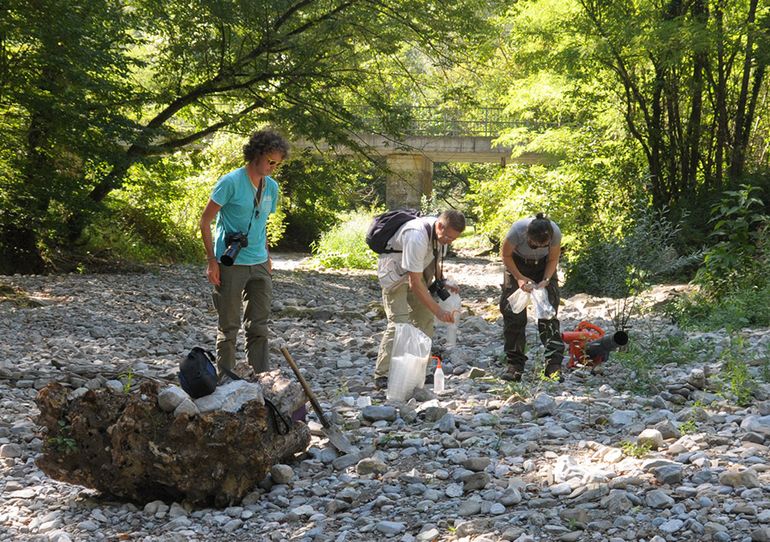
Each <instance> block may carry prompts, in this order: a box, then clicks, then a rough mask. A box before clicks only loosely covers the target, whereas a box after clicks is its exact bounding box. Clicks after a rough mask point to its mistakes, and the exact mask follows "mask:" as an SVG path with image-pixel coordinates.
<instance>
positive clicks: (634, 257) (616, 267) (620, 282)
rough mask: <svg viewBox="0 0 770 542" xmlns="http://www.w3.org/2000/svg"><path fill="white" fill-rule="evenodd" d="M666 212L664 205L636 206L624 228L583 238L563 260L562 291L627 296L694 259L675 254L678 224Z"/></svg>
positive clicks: (694, 257)
mask: <svg viewBox="0 0 770 542" xmlns="http://www.w3.org/2000/svg"><path fill="white" fill-rule="evenodd" d="M668 214H669V213H668V209H665V208H664V209H660V210H656V209H653V208H650V207H643V208H639V209H638V210H637V211H636V212H635V213H634V215H633V221H632V223H631V224H630V226H629V227H628V228H627V229H626V231H624V232H620V233H619V234H618V235H615V236H606V235H604V234H598V235H595V236H593V237H587V238H586V239H585V246H584V247H583V248H582V250H581V251H580V252H579V253H577V254H574V255H573V257H572V258H571V259H570V260H569V261H568V262H567V265H566V268H567V282H566V284H565V290H566V291H567V292H586V293H589V294H592V295H602V296H609V297H614V298H622V297H627V296H631V295H634V294H638V293H639V292H640V291H642V290H644V289H645V288H646V287H648V286H649V284H650V282H651V281H652V280H653V279H655V278H660V277H661V276H665V275H668V274H671V273H674V272H675V271H676V270H678V269H680V268H681V267H683V266H685V265H688V264H689V263H690V262H691V261H692V260H693V259H696V258H698V254H691V255H688V256H680V255H679V254H678V253H677V251H676V249H675V248H674V241H675V239H676V237H677V234H678V233H679V227H678V226H677V225H675V224H673V223H672V222H671V221H670V220H669V218H668Z"/></svg>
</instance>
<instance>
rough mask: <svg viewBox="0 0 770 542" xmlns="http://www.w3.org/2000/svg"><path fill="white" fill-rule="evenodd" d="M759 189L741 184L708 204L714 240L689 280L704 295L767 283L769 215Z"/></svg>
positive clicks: (714, 296)
mask: <svg viewBox="0 0 770 542" xmlns="http://www.w3.org/2000/svg"><path fill="white" fill-rule="evenodd" d="M759 191H760V189H759V188H758V187H756V186H750V185H745V184H744V185H741V187H740V189H739V190H728V191H726V192H725V193H724V197H723V198H722V200H721V201H720V202H719V203H718V204H716V205H714V206H713V207H712V210H711V216H712V217H711V222H712V223H713V225H714V229H713V231H712V232H711V234H710V235H709V238H710V239H711V240H712V241H715V243H714V244H713V245H712V246H711V247H710V248H709V249H708V250H707V251H706V253H705V255H704V257H703V265H702V266H701V268H700V269H698V272H697V273H696V275H695V278H694V279H693V282H695V283H696V284H698V285H700V286H701V288H702V290H703V292H704V294H705V295H706V296H708V297H711V298H713V299H720V298H722V297H725V296H727V295H729V294H732V293H734V292H737V291H739V290H744V289H746V288H747V287H750V286H762V285H763V284H764V283H767V278H766V274H767V273H766V272H767V268H768V264H770V254H769V253H770V250H768V249H769V248H770V245H769V242H768V240H767V233H768V226H770V217H768V215H766V214H765V213H764V204H763V202H762V200H761V199H760V198H759V197H758V195H757V193H758V192H759Z"/></svg>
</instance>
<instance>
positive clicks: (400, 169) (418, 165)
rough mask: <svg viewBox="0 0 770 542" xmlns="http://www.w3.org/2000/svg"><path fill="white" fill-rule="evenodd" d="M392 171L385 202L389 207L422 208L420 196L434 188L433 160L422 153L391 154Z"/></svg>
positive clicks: (428, 193)
mask: <svg viewBox="0 0 770 542" xmlns="http://www.w3.org/2000/svg"><path fill="white" fill-rule="evenodd" d="M386 163H387V166H388V169H389V170H390V173H389V175H388V179H387V182H386V184H385V202H386V204H387V206H388V208H389V209H395V208H397V207H413V208H415V209H419V208H420V198H421V197H422V196H423V195H425V196H428V197H430V193H431V191H432V190H433V161H431V160H430V159H429V158H427V157H426V156H425V155H422V154H389V155H388V156H387V158H386Z"/></svg>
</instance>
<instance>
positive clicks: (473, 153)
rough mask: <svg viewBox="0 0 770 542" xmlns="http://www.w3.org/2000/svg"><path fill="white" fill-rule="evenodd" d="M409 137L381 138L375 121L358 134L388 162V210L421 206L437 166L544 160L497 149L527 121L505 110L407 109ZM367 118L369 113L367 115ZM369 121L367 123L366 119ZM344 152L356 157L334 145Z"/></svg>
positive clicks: (365, 145) (324, 147)
mask: <svg viewBox="0 0 770 542" xmlns="http://www.w3.org/2000/svg"><path fill="white" fill-rule="evenodd" d="M407 114H408V121H407V122H408V124H407V128H406V129H405V130H404V131H405V132H406V133H409V135H408V136H406V137H404V138H401V139H399V140H394V139H392V138H388V137H387V136H384V135H381V134H382V133H383V131H382V130H381V129H380V127H378V126H376V125H374V123H373V122H366V121H365V122H366V124H367V125H369V126H371V130H370V132H368V133H357V134H356V138H357V139H358V142H359V143H360V145H361V147H363V148H364V149H366V151H367V152H369V153H371V154H373V155H380V156H383V157H384V158H385V162H386V165H387V168H388V172H389V173H388V178H387V184H386V190H385V199H386V204H387V206H388V208H394V207H404V206H406V207H418V208H419V206H420V200H421V198H422V196H428V197H430V193H431V191H432V190H433V163H434V162H474V163H499V164H500V165H501V166H505V165H506V164H507V163H509V162H511V161H514V162H516V163H537V162H541V161H542V158H543V157H542V156H541V155H539V154H536V153H523V154H519V155H517V156H516V157H513V158H512V157H511V153H512V149H511V148H510V147H503V146H496V145H493V141H494V140H495V139H497V138H498V137H500V135H501V134H502V133H503V132H504V131H505V130H507V129H510V128H514V127H521V126H522V123H520V122H513V121H510V120H506V119H505V118H504V116H503V111H502V109H493V108H485V109H479V110H472V111H466V112H461V113H460V112H445V111H441V112H439V111H437V110H436V109H434V108H421V107H415V108H411V109H409V110H407ZM363 115H365V112H364V114H363ZM367 120H368V119H367ZM299 146H303V147H311V148H315V149H317V150H319V151H326V150H330V147H329V146H328V145H327V144H326V143H325V142H314V143H312V144H311V143H309V142H302V143H299ZM333 150H334V151H335V152H337V153H339V154H352V153H353V151H352V150H351V149H348V148H341V147H334V149H333Z"/></svg>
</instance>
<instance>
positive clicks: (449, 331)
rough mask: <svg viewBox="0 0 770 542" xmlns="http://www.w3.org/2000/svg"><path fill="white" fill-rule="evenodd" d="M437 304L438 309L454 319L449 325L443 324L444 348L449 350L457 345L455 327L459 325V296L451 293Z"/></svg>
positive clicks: (460, 306)
mask: <svg viewBox="0 0 770 542" xmlns="http://www.w3.org/2000/svg"><path fill="white" fill-rule="evenodd" d="M438 304H439V307H441V308H442V309H444V310H445V311H447V312H449V313H451V314H452V317H453V318H454V321H453V322H452V323H451V324H447V323H444V325H446V332H445V334H444V338H445V342H446V346H447V347H450V348H451V347H453V346H454V345H455V344H457V326H458V325H459V324H460V312H461V311H462V300H461V299H460V295H459V294H455V293H453V294H451V295H450V296H449V297H448V298H446V299H442V300H440V301H439V302H438ZM442 323H443V322H442Z"/></svg>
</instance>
